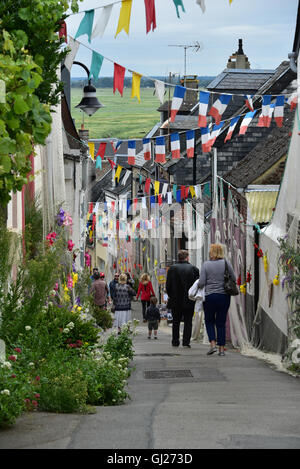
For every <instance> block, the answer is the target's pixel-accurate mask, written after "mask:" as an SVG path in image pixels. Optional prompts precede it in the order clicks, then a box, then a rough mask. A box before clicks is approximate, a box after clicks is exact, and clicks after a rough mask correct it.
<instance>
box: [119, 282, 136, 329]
mask: <svg viewBox="0 0 300 469" xmlns="http://www.w3.org/2000/svg"><path fill="white" fill-rule="evenodd" d="M135 294H136V293H135V291H134V289H133V288H132V287H131V286H130V285H128V284H127V275H126V274H121V275H120V277H119V282H118V283H117V284H116V286H115V296H114V305H115V326H116V327H117V328H118V333H119V334H120V333H121V327H122V326H123V325H124V324H126V323H127V322H128V321H130V320H131V301H132V299H133V298H134V297H135Z"/></svg>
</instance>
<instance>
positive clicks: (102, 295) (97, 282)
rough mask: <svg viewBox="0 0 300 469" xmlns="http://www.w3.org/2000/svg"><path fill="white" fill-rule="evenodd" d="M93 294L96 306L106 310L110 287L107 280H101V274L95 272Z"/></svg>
mask: <svg viewBox="0 0 300 469" xmlns="http://www.w3.org/2000/svg"><path fill="white" fill-rule="evenodd" d="M91 294H92V295H93V298H94V304H95V306H96V307H98V308H99V309H103V308H106V304H107V295H108V287H107V285H106V282H105V280H103V279H101V278H100V274H99V272H94V281H93V284H92V286H91Z"/></svg>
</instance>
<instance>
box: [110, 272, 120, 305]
mask: <svg viewBox="0 0 300 469" xmlns="http://www.w3.org/2000/svg"><path fill="white" fill-rule="evenodd" d="M118 282H119V274H118V272H116V273H115V276H114V278H113V280H112V281H111V282H110V283H109V296H110V299H111V301H112V302H113V303H114V297H115V291H116V285H117V283H118Z"/></svg>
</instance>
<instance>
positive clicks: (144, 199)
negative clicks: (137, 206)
mask: <svg viewBox="0 0 300 469" xmlns="http://www.w3.org/2000/svg"><path fill="white" fill-rule="evenodd" d="M142 208H147V204H146V197H142Z"/></svg>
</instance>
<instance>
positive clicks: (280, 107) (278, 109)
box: [274, 96, 284, 127]
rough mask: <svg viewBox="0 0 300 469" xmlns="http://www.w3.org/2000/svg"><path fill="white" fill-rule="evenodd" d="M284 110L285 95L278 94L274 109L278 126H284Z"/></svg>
mask: <svg viewBox="0 0 300 469" xmlns="http://www.w3.org/2000/svg"><path fill="white" fill-rule="evenodd" d="M283 111H284V96H277V98H276V102H275V109H274V119H275V122H276V124H277V127H282V124H283Z"/></svg>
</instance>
